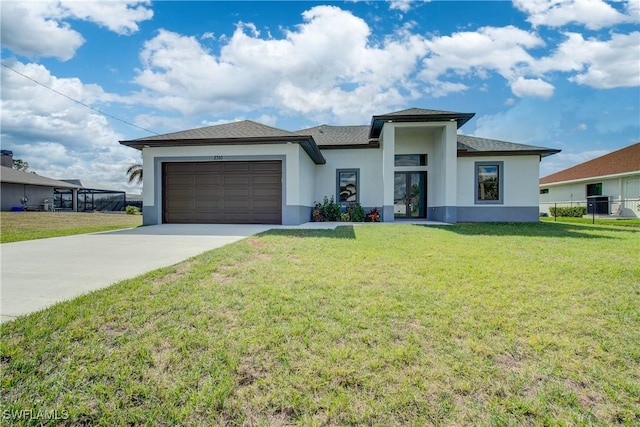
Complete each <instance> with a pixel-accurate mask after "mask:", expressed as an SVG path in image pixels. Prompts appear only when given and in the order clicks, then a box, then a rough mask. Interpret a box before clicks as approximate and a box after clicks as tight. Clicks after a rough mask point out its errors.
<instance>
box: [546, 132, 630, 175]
mask: <svg viewBox="0 0 640 427" xmlns="http://www.w3.org/2000/svg"><path fill="white" fill-rule="evenodd" d="M628 172H640V142H636V143H635V144H633V145H630V146H628V147H625V148H622V149H620V150H617V151H614V152H613V153H609V154H605V155H604V156H600V157H597V158H595V159H593V160H589V161H588V162H584V163H580V164H578V165H575V166H573V167H570V168H568V169H564V170H561V171H560V172H556V173H554V174H551V175H547V176H545V177H543V178H541V179H540V184H552V183H556V182H565V181H573V180H577V179H587V178H595V177H599V176H607V175H615V174H620V173H628Z"/></svg>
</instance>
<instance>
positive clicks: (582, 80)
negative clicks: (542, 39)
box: [532, 31, 640, 89]
mask: <svg viewBox="0 0 640 427" xmlns="http://www.w3.org/2000/svg"><path fill="white" fill-rule="evenodd" d="M565 36H566V40H565V41H563V42H562V43H560V45H559V46H558V47H557V48H556V49H555V51H554V52H553V54H552V55H550V56H548V57H544V58H541V59H540V60H538V61H537V62H536V63H535V64H533V65H532V69H533V70H535V71H537V72H541V73H544V72H548V71H565V72H575V74H574V75H573V76H571V77H570V78H569V80H570V81H572V82H575V83H578V84H583V85H586V86H590V87H593V88H597V89H611V88H615V87H634V86H639V85H640V60H639V58H640V32H638V31H636V32H633V33H630V34H613V35H612V36H611V39H610V40H604V41H603V40H597V39H593V38H591V39H587V40H585V39H584V37H583V36H582V35H581V34H578V33H565Z"/></svg>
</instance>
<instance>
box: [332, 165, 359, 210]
mask: <svg viewBox="0 0 640 427" xmlns="http://www.w3.org/2000/svg"><path fill="white" fill-rule="evenodd" d="M336 173H337V178H336V181H337V187H338V188H337V193H338V197H337V199H338V203H351V202H353V203H355V202H357V201H358V181H359V179H358V178H359V175H360V170H359V169H338V170H337V171H336Z"/></svg>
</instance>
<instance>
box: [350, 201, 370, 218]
mask: <svg viewBox="0 0 640 427" xmlns="http://www.w3.org/2000/svg"><path fill="white" fill-rule="evenodd" d="M347 213H348V214H349V216H350V217H351V221H353V222H362V221H364V218H365V216H367V214H366V212H365V211H364V209H363V208H362V205H360V203H353V204H351V205H349V206H347Z"/></svg>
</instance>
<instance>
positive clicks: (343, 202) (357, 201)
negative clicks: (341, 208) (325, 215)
mask: <svg viewBox="0 0 640 427" xmlns="http://www.w3.org/2000/svg"><path fill="white" fill-rule="evenodd" d="M343 173H355V176H356V178H355V179H356V182H355V186H356V199H355V200H351V201H342V200H340V175H341V174H343ZM336 203H340V204H343V205H346V204H349V203H360V169H359V168H349V169H336Z"/></svg>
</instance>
